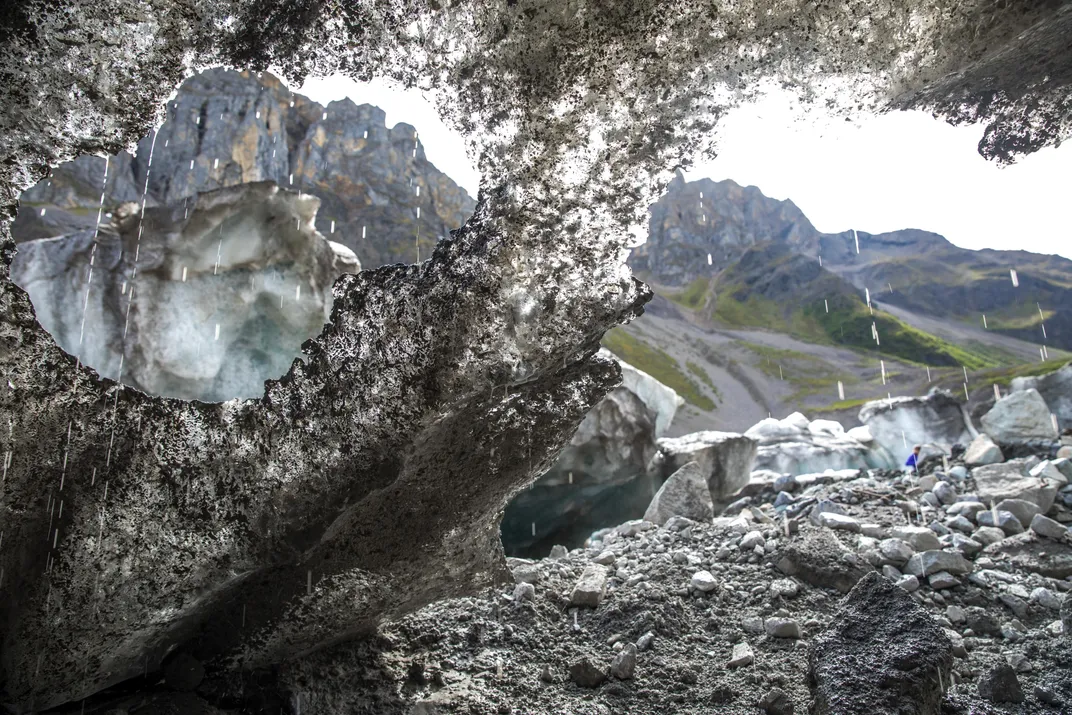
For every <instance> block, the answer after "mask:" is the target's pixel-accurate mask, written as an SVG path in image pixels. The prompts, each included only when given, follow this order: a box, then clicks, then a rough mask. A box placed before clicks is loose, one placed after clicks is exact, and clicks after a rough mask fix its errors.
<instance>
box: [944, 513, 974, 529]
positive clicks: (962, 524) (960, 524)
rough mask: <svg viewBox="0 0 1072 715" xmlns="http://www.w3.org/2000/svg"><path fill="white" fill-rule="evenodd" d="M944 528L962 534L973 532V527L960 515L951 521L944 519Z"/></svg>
mask: <svg viewBox="0 0 1072 715" xmlns="http://www.w3.org/2000/svg"><path fill="white" fill-rule="evenodd" d="M945 526H946V528H947V529H951V530H953V531H959V532H960V533H962V534H970V533H972V531H974V530H975V525H974V524H972V523H971V521H969V520H968V519H967V518H966V517H963V516H960V515H957V516H954V517H952V518H951V519H946V520H945Z"/></svg>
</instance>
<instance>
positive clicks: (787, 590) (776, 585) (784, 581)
mask: <svg viewBox="0 0 1072 715" xmlns="http://www.w3.org/2000/svg"><path fill="white" fill-rule="evenodd" d="M798 591H799V586H797V582H796V581H794V580H793V579H791V578H778V579H775V580H774V581H772V582H771V585H770V592H771V595H772V596H781V597H782V598H793V597H794V596H796V595H797V593H798Z"/></svg>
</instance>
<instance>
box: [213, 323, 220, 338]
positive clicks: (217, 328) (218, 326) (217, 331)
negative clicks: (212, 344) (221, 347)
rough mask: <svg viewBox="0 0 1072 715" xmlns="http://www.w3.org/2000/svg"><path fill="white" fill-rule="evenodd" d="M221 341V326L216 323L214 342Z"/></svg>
mask: <svg viewBox="0 0 1072 715" xmlns="http://www.w3.org/2000/svg"><path fill="white" fill-rule="evenodd" d="M219 339H220V324H219V323H216V337H215V338H214V340H219Z"/></svg>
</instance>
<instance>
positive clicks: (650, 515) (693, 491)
mask: <svg viewBox="0 0 1072 715" xmlns="http://www.w3.org/2000/svg"><path fill="white" fill-rule="evenodd" d="M674 516H684V517H687V518H689V519H694V520H696V521H705V522H706V521H710V520H711V519H712V518H713V517H714V516H715V507H714V504H713V503H712V502H711V491H710V489H709V488H708V485H707V475H706V474H704V473H703V471H702V470H701V469H700V465H699V463H697V462H688V463H687V464H684V465H682V467H681V469H678V470H677V471H676V472H674V473H673V474H671V475H670V477H669V478H668V479H667V480H666V481H665V482H663V485H662V486H661V487H660V488H659V491H658V492H656V493H655V496H654V497H653V498H652V500H651V504H649V505H648V509H647V511H645V512H644V519H645V520H647V521H650V522H653V523H655V524H659V525H662V524H665V523H666V522H667V521H668V520H669V519H670V518H671V517H674Z"/></svg>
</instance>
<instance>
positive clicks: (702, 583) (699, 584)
mask: <svg viewBox="0 0 1072 715" xmlns="http://www.w3.org/2000/svg"><path fill="white" fill-rule="evenodd" d="M689 585H690V586H691V587H692V588H694V589H695V590H697V591H702V592H703V593H709V592H711V591H714V590H715V588H717V587H718V581H716V580H715V577H714V576H712V575H711V572H710V571H697V572H696V573H694V574H693V575H692V580H691V581H689Z"/></svg>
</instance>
